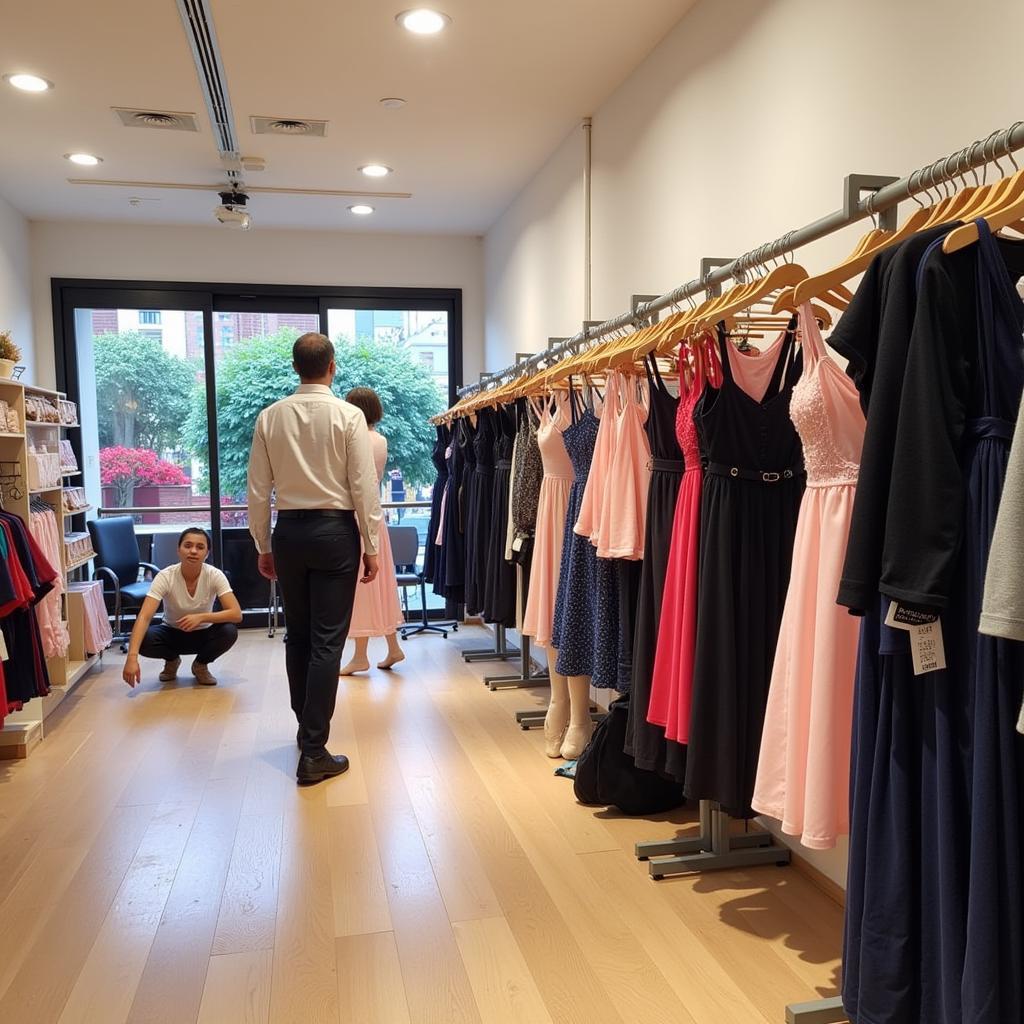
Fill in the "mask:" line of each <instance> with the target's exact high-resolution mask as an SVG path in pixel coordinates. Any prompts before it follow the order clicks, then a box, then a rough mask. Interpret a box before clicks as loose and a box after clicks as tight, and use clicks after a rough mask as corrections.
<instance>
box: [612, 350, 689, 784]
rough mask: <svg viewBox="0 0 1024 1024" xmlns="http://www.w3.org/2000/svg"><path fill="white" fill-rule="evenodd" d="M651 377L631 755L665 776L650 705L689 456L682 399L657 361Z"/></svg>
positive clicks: (661, 738) (661, 737) (661, 739)
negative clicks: (679, 417) (682, 443)
mask: <svg viewBox="0 0 1024 1024" xmlns="http://www.w3.org/2000/svg"><path fill="white" fill-rule="evenodd" d="M652 370H653V372H652ZM647 378H648V381H649V383H650V396H651V397H650V411H649V412H648V414H647V424H646V430H647V440H648V441H649V442H650V445H651V485H650V489H649V490H648V492H647V522H646V527H645V541H644V560H643V570H642V573H641V577H640V598H639V601H638V610H637V613H636V631H635V633H634V640H633V664H632V686H631V691H630V700H629V718H628V720H627V725H626V744H625V751H626V753H627V754H629V755H630V756H631V757H632V758H633V761H634V763H635V764H636V766H637V767H638V768H643V769H645V770H647V771H660V770H662V769H663V768H664V764H665V730H664V728H663V727H661V726H658V725H652V724H651V723H650V722H648V721H647V706H648V704H649V703H650V699H651V684H652V682H653V673H654V654H655V647H656V645H657V642H658V626H659V624H660V622H661V598H662V594H663V593H664V590H665V574H666V571H667V569H668V555H669V549H670V548H671V545H672V524H673V522H674V520H675V512H676V500H677V499H678V497H679V488H680V486H681V485H682V482H683V453H682V451H681V450H680V448H679V441H678V439H677V437H676V414H677V413H678V411H679V398H678V397H677V396H675V395H672V394H670V392H669V390H668V388H666V387H665V383H664V381H663V380H662V379H661V375H660V373H659V372H658V364H657V362H656V361H655V360H652V361H651V364H650V366H649V367H648V370H647Z"/></svg>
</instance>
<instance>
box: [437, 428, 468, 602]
mask: <svg viewBox="0 0 1024 1024" xmlns="http://www.w3.org/2000/svg"><path fill="white" fill-rule="evenodd" d="M456 429H457V428H456ZM458 440H459V439H458V436H457V435H456V436H453V437H452V438H451V440H450V441H449V443H448V488H447V491H446V494H447V499H446V501H445V506H444V526H443V538H444V543H443V544H442V545H441V561H442V563H443V564H444V589H443V591H442V594H443V596H444V598H445V601H446V602H447V604H448V605H449V606H454V605H457V604H462V602H463V601H464V600H465V590H466V544H465V537H464V536H463V533H462V504H461V503H462V485H463V479H462V478H463V475H464V474H463V470H464V468H465V459H464V458H463V452H462V447H461V445H460V444H459V443H458Z"/></svg>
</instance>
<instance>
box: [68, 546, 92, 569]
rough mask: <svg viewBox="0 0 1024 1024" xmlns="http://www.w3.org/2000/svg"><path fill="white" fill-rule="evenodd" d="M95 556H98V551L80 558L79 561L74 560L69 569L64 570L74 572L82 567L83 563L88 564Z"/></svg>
mask: <svg viewBox="0 0 1024 1024" xmlns="http://www.w3.org/2000/svg"><path fill="white" fill-rule="evenodd" d="M95 557H96V552H95V551H94V552H93V553H92V554H91V555H89V556H88V557H87V558H80V559H79V560H78V561H77V562H72V563H71V564H70V565H69V566H68V567H67V569H65V570H64V571H65V572H74V571H75V570H76V569H81V568H82V566H83V565H88V564H89V563H90V562H91V561H92V560H93V559H94V558H95Z"/></svg>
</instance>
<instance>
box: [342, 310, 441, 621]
mask: <svg viewBox="0 0 1024 1024" xmlns="http://www.w3.org/2000/svg"><path fill="white" fill-rule="evenodd" d="M383 305H384V304H378V305H372V306H371V305H367V306H364V307H361V308H360V307H355V306H341V305H337V306H335V305H329V306H328V307H327V309H326V310H325V313H326V319H327V335H328V337H329V338H330V339H331V341H333V342H334V347H335V351H336V353H337V362H338V376H337V378H336V381H337V383H336V390H337V391H338V393H339V394H340V395H342V396H344V395H345V394H346V393H347V391H348V389H349V388H353V387H369V388H373V390H374V391H376V392H377V393H378V394H379V395H380V398H381V404H382V405H383V406H384V419H383V421H382V422H381V424H380V427H379V429H380V432H381V433H382V434H383V435H384V436H385V437H386V438H387V439H388V463H387V466H386V467H385V471H384V478H383V480H382V481H381V501H382V503H383V504H384V511H385V519H386V521H387V523H388V524H389V525H391V526H399V525H404V526H415V527H416V530H417V533H418V535H419V564H420V565H422V564H423V557H424V553H425V547H426V544H427V543H428V542H432V538H428V537H427V524H428V522H429V520H430V499H431V493H432V490H433V483H434V473H435V470H434V465H433V462H432V461H431V452H432V451H433V447H434V439H435V432H434V428H433V427H432V426H431V425H430V423H429V422H428V420H429V419H430V417H431V416H433V415H435V414H436V413H438V412H440V411H441V410H442V409H444V408H445V407H446V406H447V404H448V393H449V384H450V383H451V380H450V374H449V349H448V345H449V311H448V310H447V309H430V308H423V309H409V308H400V307H399V305H398V304H395V303H389V304H388V307H389V308H382V306H383ZM408 597H409V602H410V611H418V610H419V603H420V595H419V593H418V592H416V591H412V590H410V591H409V593H408ZM433 607H436V608H443V607H444V601H443V600H442V599H441V598H434V596H433V594H431V593H429V592H428V608H433Z"/></svg>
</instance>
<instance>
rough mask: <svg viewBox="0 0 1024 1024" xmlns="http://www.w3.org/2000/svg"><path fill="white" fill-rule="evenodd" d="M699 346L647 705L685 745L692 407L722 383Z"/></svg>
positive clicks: (693, 482) (694, 521)
mask: <svg viewBox="0 0 1024 1024" xmlns="http://www.w3.org/2000/svg"><path fill="white" fill-rule="evenodd" d="M698 345H699V347H698V350H697V353H696V355H695V359H694V377H693V381H692V382H691V384H690V388H689V390H687V391H684V393H683V397H682V400H681V401H680V403H679V409H678V411H677V413H676V437H677V439H678V441H679V447H680V449H681V450H682V453H683V466H684V470H683V482H682V485H681V486H680V488H679V497H678V498H677V499H676V511H675V519H674V521H673V524H672V546H671V550H670V552H669V560H668V569H667V570H666V576H665V589H664V591H663V592H662V599H661V622H660V624H659V626H658V647H657V651H656V653H655V657H654V676H653V683H652V687H651V699H650V703H649V704H648V706H647V721H649V722H651V723H652V724H653V725H660V726H664V728H665V737H666V739H669V740H673V741H674V742H675V743H680V744H685V743H686V742H687V741H688V740H689V736H690V699H691V697H692V694H693V653H694V648H695V646H696V643H697V562H698V557H699V553H700V496H701V490H702V488H703V482H704V472H703V470H702V468H701V461H700V443H699V439H698V436H697V425H696V423H695V422H694V419H693V412H694V409H695V408H696V406H697V402H698V401H699V400H700V396H701V395H702V394H703V393H704V388H705V386H709V387H718V386H719V384H720V383H721V371H720V369H719V366H718V356H717V353H716V351H715V347H714V344H713V343H707V342H706V341H705V340H701V341H700V342H699V343H698ZM680 360H682V351H681V352H680Z"/></svg>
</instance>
